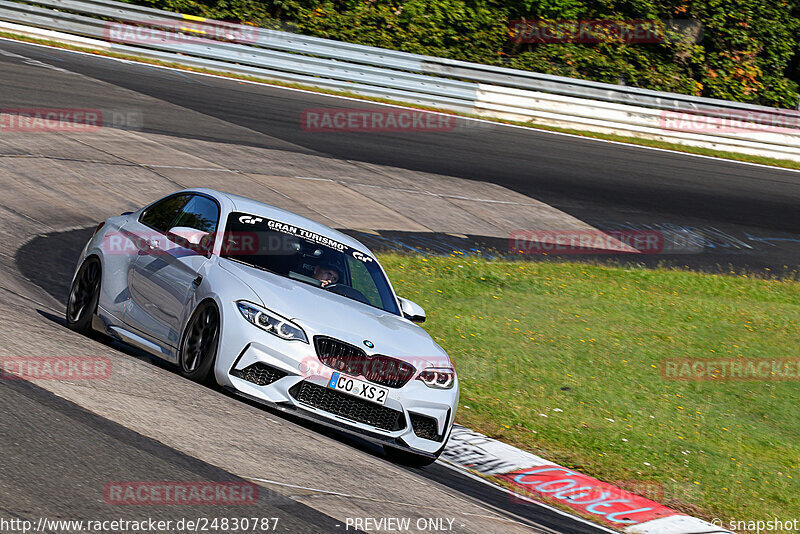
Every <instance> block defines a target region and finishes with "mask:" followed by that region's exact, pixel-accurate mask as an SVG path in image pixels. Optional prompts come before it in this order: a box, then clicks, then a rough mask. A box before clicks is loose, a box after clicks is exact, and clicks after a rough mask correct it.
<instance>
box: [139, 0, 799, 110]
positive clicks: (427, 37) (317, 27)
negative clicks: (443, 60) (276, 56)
mask: <svg viewBox="0 0 800 534" xmlns="http://www.w3.org/2000/svg"><path fill="white" fill-rule="evenodd" d="M135 1H136V2H137V3H142V4H145V5H150V6H153V7H159V8H164V9H170V10H174V11H179V12H182V13H189V14H193V15H201V16H206V17H212V18H218V19H222V20H231V21H241V22H246V23H250V24H255V25H260V26H271V27H276V26H277V27H289V28H291V29H292V30H293V31H298V32H300V33H303V34H307V35H314V36H318V37H326V38H330V39H337V40H341V41H348V42H353V43H360V44H366V45H373V46H380V47H386V48H391V49H395V50H403V51H406V52H415V53H419V54H428V55H434V56H440V57H447V58H454V59H462V60H467V61H477V62H481V63H488V64H493V65H504V66H508V67H513V68H518V69H527V70H533V71H537V72H544V73H548V74H557V75H562V76H570V77H577V78H583V79H590V80H597V81H602V82H609V83H624V84H626V85H631V86H636V87H643V88H648V89H656V90H663V91H672V92H678V93H685V94H692V95H698V96H707V97H712V98H721V99H727V100H737V101H741V102H751V103H756V104H764V105H771V106H778V107H789V108H794V107H796V106H797V104H798V84H797V81H798V78H799V76H798V72H797V69H798V57H797V53H798V30H800V10H799V9H798V6H799V5H800V0H777V1H776V0H771V1H770V0H323V1H321V2H314V1H311V0H135ZM519 19H525V20H528V21H541V20H547V21H569V20H609V21H627V20H662V21H677V23H682V24H685V23H687V22H689V21H693V24H694V25H695V26H694V27H695V29H697V28H699V27H700V26H702V33H701V34H697V33H695V34H694V37H695V38H694V39H693V38H691V35H690V37H685V38H681V39H670V40H666V41H664V42H657V43H636V42H630V41H626V40H624V39H619V38H617V37H615V36H613V35H612V36H610V37H608V38H607V39H605V40H603V41H601V42H597V43H578V42H562V43H549V44H536V43H534V44H531V43H517V42H515V41H514V40H513V39H512V32H511V31H510V30H509V21H513V20H519Z"/></svg>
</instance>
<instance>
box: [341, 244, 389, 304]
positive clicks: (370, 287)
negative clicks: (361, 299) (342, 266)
mask: <svg viewBox="0 0 800 534" xmlns="http://www.w3.org/2000/svg"><path fill="white" fill-rule="evenodd" d="M347 266H348V267H349V269H350V283H351V286H352V288H353V289H357V290H358V291H360V292H361V294H362V295H364V296H365V297H366V298H367V300H368V301H369V303H370V304H372V305H373V306H377V307H379V308H380V307H381V295H380V293H379V292H378V288H377V287H375V281H374V280H373V279H372V275H371V274H370V273H369V271H368V270H367V267H366V266H365V265H364V262H362V261H359V260H357V259H355V258H351V257H350V256H347Z"/></svg>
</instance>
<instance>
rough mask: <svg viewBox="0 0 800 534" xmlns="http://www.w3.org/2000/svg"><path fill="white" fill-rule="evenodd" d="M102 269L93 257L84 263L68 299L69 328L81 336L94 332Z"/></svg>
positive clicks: (66, 315)
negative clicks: (93, 319) (93, 323)
mask: <svg viewBox="0 0 800 534" xmlns="http://www.w3.org/2000/svg"><path fill="white" fill-rule="evenodd" d="M101 276H102V268H101V266H100V260H98V259H97V258H95V257H91V258H89V259H87V260H86V261H84V262H83V265H81V267H80V269H78V274H76V275H75V280H73V281H72V287H70V289H69V296H68V297H67V311H66V314H65V318H66V322H67V328H69V329H70V330H74V331H75V332H78V333H81V334H88V333H90V332H91V330H92V318H93V317H94V314H95V313H96V312H97V303H98V301H99V300H100V279H101Z"/></svg>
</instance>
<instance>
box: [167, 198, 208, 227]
mask: <svg viewBox="0 0 800 534" xmlns="http://www.w3.org/2000/svg"><path fill="white" fill-rule="evenodd" d="M218 223H219V207H218V206H217V203H216V202H214V201H213V200H211V199H210V198H208V197H204V196H201V195H193V196H192V198H191V200H189V202H188V203H187V204H186V205H185V206H184V208H183V210H182V211H181V213H180V214H179V215H178V218H177V219H175V220H174V222H173V223H172V226H171V227H170V228H172V227H175V226H181V227H183V228H191V229H193V230H199V231H201V232H208V233H213V232H216V231H217V224H218ZM167 230H169V228H167Z"/></svg>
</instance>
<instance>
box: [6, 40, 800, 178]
mask: <svg viewBox="0 0 800 534" xmlns="http://www.w3.org/2000/svg"><path fill="white" fill-rule="evenodd" d="M0 37H5V38H8V39H15V40H18V41H24V42H29V43H36V44H43V45H47V46H53V47H56V48H63V49H65V50H75V51H79V52H86V53H90V54H95V55H99V56H107V57H114V58H118V59H126V60H129V61H137V62H139V63H147V64H150V65H159V66H163V67H170V68H175V69H180V70H186V71H190V72H199V73H204V74H213V75H216V76H223V77H226V78H233V79H237V80H247V81H253V82H258V83H265V84H269V85H276V86H279V87H289V88H293V89H303V90H306V91H312V92H315V93H322V94H328V95H336V96H347V97H350V98H355V99H358V100H365V101H368V102H380V103H384V104H393V105H397V106H404V107H409V108H414V109H423V110H428V111H437V112H441V113H447V114H450V115H457V116H460V117H470V118H477V119H482V120H485V121H489V122H496V123H499V124H511V125H514V126H524V127H526V128H533V129H536V130H545V131H549V132H559V133H567V134H572V135H579V136H582V137H590V138H593V139H604V140H606V141H616V142H619V143H627V144H631V145H640V146H647V147H651V148H663V149H665V150H674V151H676V152H685V153H687V154H698V155H702V156H711V157H715V158H723V159H729V160H733V161H743V162H747V163H757V164H760V165H769V166H772V167H782V168H785V169H800V162H798V161H791V160H786V159H777V158H768V157H762V156H751V155H748V154H738V153H736V152H726V151H723V150H714V149H711V148H702V147H694V146H688V145H681V144H678V143H669V142H666V141H657V140H654V139H640V138H638V137H630V136H625V135H615V134H605V133H598V132H589V131H585V130H575V129H571V128H559V127H556V126H548V125H543V124H536V123H535V122H521V121H511V120H504V119H495V118H492V117H483V116H480V115H476V114H471V113H457V112H454V111H452V110H447V109H439V108H435V107H430V106H421V105H413V104H408V103H406V102H401V101H397V100H390V99H386V98H377V97H370V96H362V95H359V94H356V93H351V92H348V91H334V90H329V89H321V88H318V87H312V86H308V85H304V84H299V83H288V82H283V81H278V80H270V79H266V78H259V77H256V76H245V75H239V74H232V73H227V72H219V71H215V70H211V69H201V68H196V67H188V66H185V65H181V64H179V63H169V62H164V61H159V60H155V59H150V58H145V57H138V56H131V55H126V54H119V53H115V52H110V51H106V50H96V49H93V48H85V47H81V46H75V45H71V44H66V43H61V42H58V41H52V40H48V39H38V38H35V37H30V36H27V35H19V34H15V33H10V32H7V31H0Z"/></svg>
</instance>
